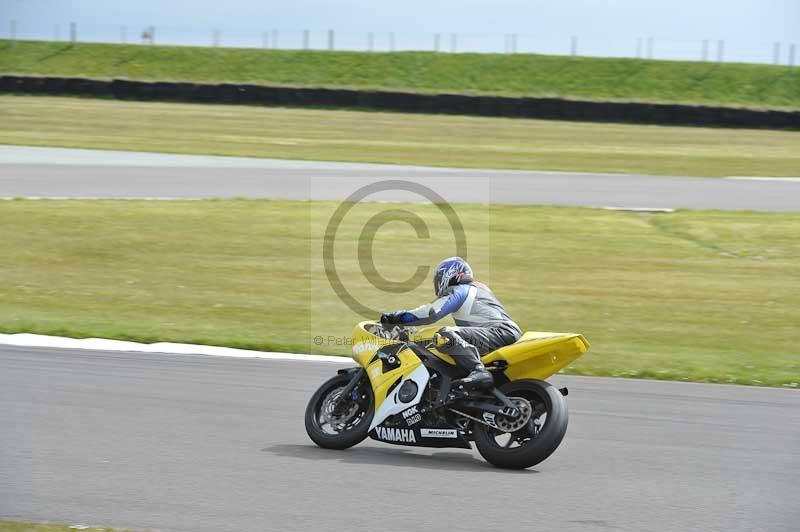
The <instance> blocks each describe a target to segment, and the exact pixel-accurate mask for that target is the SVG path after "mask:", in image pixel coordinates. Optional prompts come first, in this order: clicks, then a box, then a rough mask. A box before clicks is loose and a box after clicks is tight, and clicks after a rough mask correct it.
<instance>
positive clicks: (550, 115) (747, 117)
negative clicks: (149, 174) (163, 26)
mask: <svg viewBox="0 0 800 532" xmlns="http://www.w3.org/2000/svg"><path fill="white" fill-rule="evenodd" d="M0 92H6V93H24V94H52V95H81V96H94V97H107V98H117V99H120V100H143V101H150V100H155V101H170V102H205V103H231V104H251V105H252V104H254V105H279V106H287V107H331V108H356V109H359V108H360V109H375V110H382V111H401V112H408V113H442V114H459V115H476V116H504V117H514V118H545V119H552V120H580V121H590V122H629V123H638V124H663V125H694V126H727V127H749V128H773V129H800V111H768V110H763V111H762V110H755V109H740V108H732V107H707V106H699V105H697V106H696V105H677V104H648V103H632V102H631V103H621V102H590V101H579V100H563V99H558V98H510V97H502V96H464V95H457V94H416V93H403V92H383V91H356V90H346V89H307V88H292V87H265V86H260V85H231V84H224V83H223V84H220V85H208V84H199V83H171V82H163V81H154V82H147V81H127V80H121V79H115V80H112V81H100V80H91V79H80V78H52V77H27V76H0Z"/></svg>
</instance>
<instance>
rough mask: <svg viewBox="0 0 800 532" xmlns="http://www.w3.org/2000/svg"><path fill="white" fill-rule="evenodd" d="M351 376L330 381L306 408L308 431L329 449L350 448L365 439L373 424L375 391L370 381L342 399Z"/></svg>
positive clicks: (318, 443)
mask: <svg viewBox="0 0 800 532" xmlns="http://www.w3.org/2000/svg"><path fill="white" fill-rule="evenodd" d="M351 378H352V377H351V376H350V375H347V374H342V375H336V376H335V377H331V378H330V379H328V380H327V381H326V382H325V383H324V384H323V385H322V386H320V387H319V389H318V390H317V391H316V392H314V395H313V396H311V400H309V402H308V406H307V407H306V416H305V422H306V432H307V433H308V437H309V438H311V440H312V441H313V442H314V443H316V444H317V445H319V446H320V447H324V448H326V449H347V448H348V447H352V446H353V445H356V444H358V443H360V442H361V441H363V440H364V438H366V437H367V433H368V432H369V424H370V423H371V422H372V414H373V400H372V388H371V387H370V385H369V382H368V381H367V379H366V378H365V379H362V381H361V382H359V383H358V385H357V386H356V387H355V388H354V389H353V391H352V392H351V393H350V394H348V397H342V392H343V391H344V389H345V387H346V386H347V384H348V383H349V382H350V379H351Z"/></svg>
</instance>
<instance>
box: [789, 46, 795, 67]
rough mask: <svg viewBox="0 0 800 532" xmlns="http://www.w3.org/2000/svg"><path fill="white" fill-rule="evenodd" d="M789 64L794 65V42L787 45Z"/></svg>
mask: <svg viewBox="0 0 800 532" xmlns="http://www.w3.org/2000/svg"><path fill="white" fill-rule="evenodd" d="M789 66H794V43H792V44H790V45H789Z"/></svg>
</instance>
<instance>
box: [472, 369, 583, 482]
mask: <svg viewBox="0 0 800 532" xmlns="http://www.w3.org/2000/svg"><path fill="white" fill-rule="evenodd" d="M500 391H502V392H503V393H504V394H506V395H507V396H508V397H509V398H511V399H512V400H513V398H514V397H522V398H524V399H526V400H528V401H529V402H530V404H531V405H532V407H533V414H532V416H531V419H530V421H528V423H527V424H526V425H525V427H523V428H522V429H520V430H518V431H516V432H513V433H510V434H509V433H503V432H502V431H499V430H497V429H494V428H492V427H489V426H487V425H483V424H476V425H475V428H474V436H475V446H476V447H477V448H478V452H480V453H481V456H483V458H484V459H486V461H487V462H489V463H490V464H492V465H495V466H497V467H501V468H505V469H525V468H528V467H532V466H534V465H536V464H538V463H539V462H542V461H543V460H545V459H546V458H547V457H548V456H550V455H551V454H553V452H554V451H555V450H556V449H557V448H558V446H559V444H561V440H563V439H564V435H565V434H566V432H567V422H568V421H569V414H568V412H567V403H566V401H565V400H564V397H563V396H562V395H561V392H559V391H558V390H557V389H556V387H555V386H553V385H552V384H550V383H548V382H545V381H539V380H522V381H514V382H509V383H507V384H505V385H503V386H502V387H500Z"/></svg>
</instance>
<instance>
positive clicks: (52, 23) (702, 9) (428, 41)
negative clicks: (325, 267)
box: [0, 0, 800, 64]
mask: <svg viewBox="0 0 800 532" xmlns="http://www.w3.org/2000/svg"><path fill="white" fill-rule="evenodd" d="M12 20H13V21H15V24H16V33H17V36H18V37H19V38H30V39H34V38H38V39H53V38H56V37H59V38H61V39H66V38H67V36H68V34H69V30H68V27H69V23H70V22H75V23H76V24H77V28H78V38H79V40H90V41H105V42H120V41H121V40H123V39H125V40H126V42H135V41H137V40H138V38H139V35H140V33H141V30H142V28H144V27H147V26H150V25H152V26H155V28H156V41H157V42H161V43H164V44H199V45H210V44H212V42H213V40H214V32H215V31H218V32H219V33H218V34H217V38H218V40H219V42H220V43H221V44H222V45H227V46H262V45H263V44H264V38H265V35H264V33H265V32H266V33H267V35H266V39H267V42H266V44H267V45H270V46H271V45H273V44H274V43H273V39H277V44H278V46H279V47H282V48H295V47H301V46H302V43H303V37H302V34H303V30H304V29H307V30H309V31H310V34H309V35H310V46H311V47H314V48H324V47H326V46H327V42H328V41H327V33H326V32H327V30H328V29H333V30H335V32H336V33H335V44H334V46H335V47H336V48H340V49H366V48H367V47H368V45H369V38H368V36H367V33H368V32H373V33H374V36H373V39H372V42H373V46H374V49H376V50H381V49H384V50H385V49H389V47H390V46H392V42H393V43H394V48H395V49H433V47H434V45H435V37H434V34H436V33H441V37H440V41H439V46H440V49H441V50H442V51H449V50H450V49H451V47H453V46H454V47H455V49H456V50H457V51H504V50H505V47H506V45H507V41H506V38H505V35H506V34H511V33H516V34H518V35H517V41H516V42H517V50H518V51H519V52H526V51H528V52H540V53H559V54H568V53H571V51H572V47H573V44H574V45H575V48H576V52H577V53H578V54H580V55H612V56H635V55H636V53H637V51H638V53H640V54H642V55H646V54H647V53H648V38H652V45H651V47H652V55H653V57H655V58H665V59H681V58H685V59H699V58H700V57H701V55H702V50H703V45H702V41H703V40H708V41H709V45H708V46H709V52H708V54H709V56H712V57H714V56H715V54H716V53H717V48H716V47H717V42H718V41H719V40H724V41H725V42H724V55H725V59H726V60H739V61H758V62H772V60H773V55H774V52H775V49H774V43H775V42H780V43H781V45H780V46H781V48H780V50H779V52H780V53H779V56H780V58H781V62H785V61H787V60H788V53H789V46H790V43H793V42H794V43H796V46H797V47H798V50H797V52H796V59H795V64H797V63H800V0H705V1H704V0H657V1H652V0H546V1H544V0H527V1H524V0H493V1H486V0H439V1H435V0H404V1H402V2H396V1H395V2H388V1H385V0H330V1H320V0H291V1H288V0H287V1H274V0H225V1H220V0H213V1H212V0H192V1H187V2H179V1H174V0H135V1H129V0H116V1H108V0H0V36H3V37H6V36H8V35H9V33H10V31H11V21H12ZM273 30H277V33H275V32H273ZM390 33H394V36H393V37H390ZM452 34H456V37H455V38H454V37H452V36H451V35H452ZM573 36H574V37H575V38H576V40H575V41H574V43H573V40H572V38H573ZM639 39H641V41H639Z"/></svg>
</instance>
